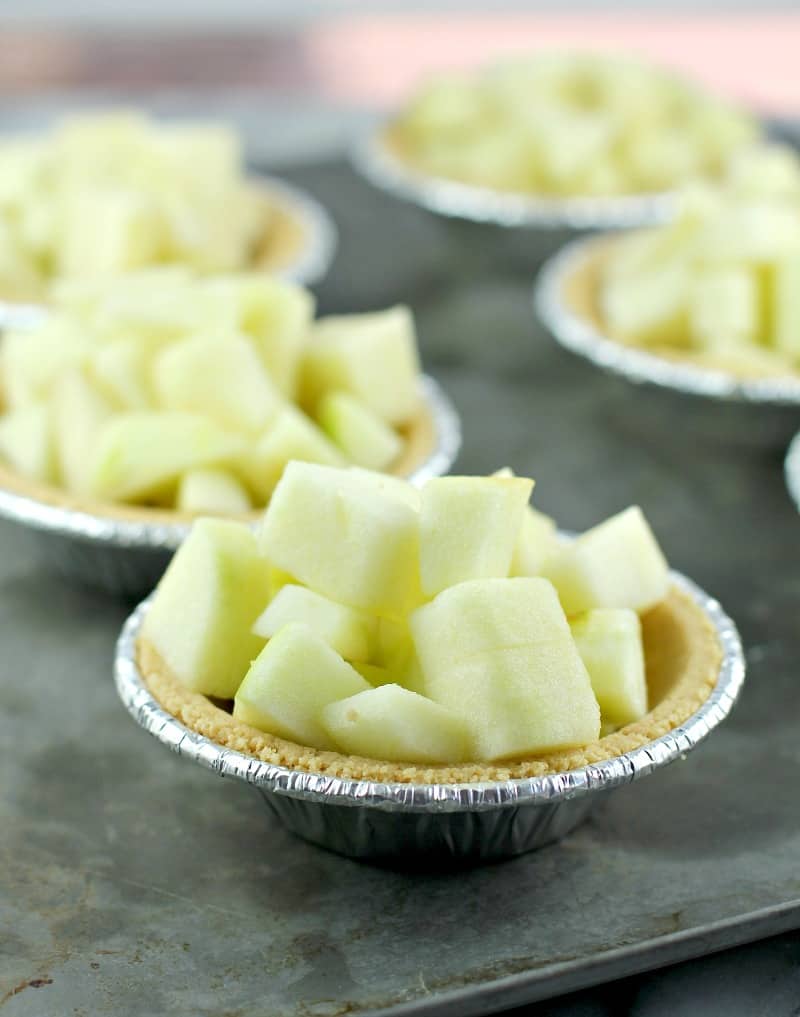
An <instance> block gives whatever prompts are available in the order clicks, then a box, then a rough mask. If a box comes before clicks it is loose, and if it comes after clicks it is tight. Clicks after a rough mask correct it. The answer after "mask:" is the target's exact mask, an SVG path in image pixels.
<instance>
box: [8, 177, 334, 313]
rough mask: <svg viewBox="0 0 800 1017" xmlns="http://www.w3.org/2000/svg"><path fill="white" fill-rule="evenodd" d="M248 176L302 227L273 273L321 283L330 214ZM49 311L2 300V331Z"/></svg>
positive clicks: (329, 248)
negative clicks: (290, 256) (295, 251)
mask: <svg viewBox="0 0 800 1017" xmlns="http://www.w3.org/2000/svg"><path fill="white" fill-rule="evenodd" d="M247 179H248V180H249V181H250V182H251V183H256V184H258V185H259V186H263V187H264V189H265V190H267V191H269V192H270V193H272V194H274V195H277V197H278V198H279V199H280V201H281V202H282V203H283V205H284V206H285V207H287V208H288V209H290V210H291V212H292V214H293V215H294V216H295V217H296V219H297V221H298V222H299V223H300V225H301V227H302V230H303V236H304V243H303V249H302V252H301V253H300V254H299V256H298V257H296V258H295V259H294V260H293V261H292V262H291V263H290V264H288V265H286V266H285V267H284V268H281V269H278V270H276V271H275V272H274V273H273V275H275V276H277V277H278V278H279V279H285V280H286V281H287V282H293V283H298V284H301V285H305V286H311V285H313V284H314V283H317V282H319V280H320V279H322V277H323V276H324V275H325V274H326V273H327V271H328V269H329V268H330V266H331V262H332V261H333V257H334V255H335V253H336V247H337V245H338V241H339V233H338V230H337V229H336V224H335V223H334V221H333V219H332V218H331V215H330V213H329V212H328V211H327V209H326V208H325V207H324V206H323V205H322V204H320V202H319V201H317V199H316V198H313V197H312V196H311V195H310V194H309V193H308V192H307V191H304V190H302V189H301V188H299V187H295V186H294V184H290V183H287V181H285V180H282V179H280V178H279V177H273V176H269V175H265V174H249V175H248V177H247ZM46 313H47V310H46V308H44V307H43V306H42V305H41V304H32V303H16V302H15V301H12V300H0V332H1V331H3V329H8V328H31V327H33V326H34V325H36V324H38V322H39V321H40V320H41V318H42V316H43V315H44V314H46Z"/></svg>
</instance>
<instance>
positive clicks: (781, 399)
mask: <svg viewBox="0 0 800 1017" xmlns="http://www.w3.org/2000/svg"><path fill="white" fill-rule="evenodd" d="M607 243H608V238H607V237H589V238H579V239H577V240H574V241H572V242H570V243H569V244H567V245H566V246H565V247H564V248H563V249H562V250H561V251H559V252H558V253H557V254H556V255H554V256H553V257H552V258H550V259H549V260H548V261H547V262H546V263H545V265H544V266H543V267H542V269H541V270H540V272H539V275H538V277H537V280H536V285H535V288H534V297H533V302H534V309H535V311H536V314H537V315H538V317H539V319H540V320H541V322H542V324H543V325H544V326H545V327H546V328H547V330H548V331H549V332H550V333H551V334H552V335H553V337H554V338H555V339H556V340H557V342H559V343H560V344H561V345H562V346H563V347H565V348H566V349H568V350H570V351H571V352H573V353H577V354H578V356H581V357H584V358H585V359H587V360H590V361H591V362H592V363H594V364H596V365H597V366H598V367H601V368H603V369H604V370H606V371H610V372H612V373H614V374H618V375H621V376H622V377H624V378H627V379H628V381H632V382H636V383H647V384H650V385H656V386H658V387H659V388H662V389H672V390H673V391H675V392H680V393H684V394H689V395H696V396H703V397H704V398H706V399H712V400H716V401H718V402H728V403H740V404H751V405H766V406H790V407H792V406H796V407H800V378H791V377H786V378H752V379H745V378H738V377H736V376H735V375H733V374H730V373H728V372H726V371H723V370H717V369H713V368H706V367H700V366H696V365H694V364H688V363H679V362H676V361H672V360H667V359H666V358H665V357H660V356H657V355H656V354H654V353H648V352H647V351H646V350H642V349H638V348H633V347H631V346H625V345H623V344H622V343H619V342H616V341H615V340H613V339H611V338H609V337H608V336H607V335H604V334H603V332H602V331H601V330H600V329H599V328H598V327H597V325H596V324H595V323H594V322H592V321H591V320H589V318H587V317H584V316H582V315H580V314H579V313H577V312H576V311H575V310H573V309H572V308H571V307H570V306H569V303H568V301H567V299H566V297H565V292H566V287H567V283H568V280H570V279H571V278H573V277H574V275H575V274H576V273H577V272H578V271H580V269H582V268H583V267H585V266H586V264H587V263H588V262H589V260H590V259H591V258H592V257H593V256H596V252H597V250H598V247H600V246H603V245H605V244H607Z"/></svg>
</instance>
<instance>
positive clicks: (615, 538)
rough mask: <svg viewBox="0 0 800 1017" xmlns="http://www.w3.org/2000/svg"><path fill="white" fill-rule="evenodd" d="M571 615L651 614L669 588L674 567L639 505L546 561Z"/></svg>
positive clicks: (586, 534)
mask: <svg viewBox="0 0 800 1017" xmlns="http://www.w3.org/2000/svg"><path fill="white" fill-rule="evenodd" d="M543 574H544V575H545V576H546V577H547V578H548V579H550V581H551V582H552V583H553V585H554V586H555V588H556V590H557V591H558V595H559V597H560V599H561V603H562V605H563V607H564V610H565V611H566V613H567V614H568V615H573V614H579V613H580V612H582V611H588V610H590V609H591V608H598V607H628V608H630V609H631V610H633V611H639V612H641V611H646V610H647V609H648V608H650V607H653V606H654V605H655V604H657V603H658V602H659V601H660V600H662V599H663V598H664V597H665V596H666V594H667V590H668V588H669V568H668V566H667V562H666V559H665V558H664V555H663V554H662V552H661V548H660V547H659V546H658V543H657V541H656V539H655V537H654V536H653V531H652V530H651V529H650V527H649V526H648V524H647V520H646V519H645V517H644V516H643V514H642V510H641V509H640V508H639V507H638V506H632V507H631V508H628V509H625V510H624V511H623V512H620V513H619V514H618V515H615V516H612V517H611V518H610V519H606V520H605V522H602V523H600V524H599V525H598V526H594V527H593V528H592V529H591V530H587V531H586V532H585V533H583V534H582V535H581V536H580V537H577V538H576V539H575V540H573V541H572V542H571V543H569V544H567V545H565V546H564V547H563V548H562V550H561V551H560V552H559V554H557V555H556V556H555V557H554V558H551V559H549V560H548V561H547V562H545V565H544V569H543Z"/></svg>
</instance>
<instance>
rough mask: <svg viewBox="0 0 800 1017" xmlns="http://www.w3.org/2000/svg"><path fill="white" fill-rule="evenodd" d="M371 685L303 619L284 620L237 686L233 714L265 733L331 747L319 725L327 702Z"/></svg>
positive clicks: (324, 747) (303, 743) (302, 743)
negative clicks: (293, 621) (284, 622)
mask: <svg viewBox="0 0 800 1017" xmlns="http://www.w3.org/2000/svg"><path fill="white" fill-rule="evenodd" d="M369 688H370V684H369V682H367V681H366V679H364V678H362V677H361V675H360V674H359V673H358V672H357V671H356V670H355V669H354V668H352V667H351V666H350V665H349V664H348V663H347V662H346V661H344V660H342V658H341V657H340V656H339V654H338V653H336V651H335V650H332V649H331V648H330V646H328V644H327V643H325V642H323V640H322V639H320V638H319V636H317V635H316V634H315V633H314V632H313V631H312V630H311V629H310V628H309V627H308V626H307V625H302V624H297V623H294V624H291V625H285V626H284V627H283V628H282V629H281V630H280V632H278V634H277V635H275V636H273V638H272V639H270V641H269V642H268V643H267V645H266V646H265V647H264V649H263V650H262V651H261V653H260V654H259V655H258V657H257V658H256V659H255V660H254V661H253V664H252V666H251V667H250V670H249V671H248V672H247V675H246V676H245V678H244V681H243V682H242V684H241V685H240V686H239V690H238V692H237V693H236V698H235V701H234V707H233V716H234V717H235V718H236V719H237V720H241V721H244V723H245V724H250V725H251V726H252V727H257V728H258V729H259V730H260V731H266V732H267V733H268V734H274V735H278V737H280V738H288V739H289V740H290V741H294V742H299V743H300V744H301V745H310V746H312V747H313V748H317V749H332V748H335V745H334V742H333V741H332V739H331V738H330V736H329V735H328V734H327V732H326V731H325V728H324V727H323V726H322V721H321V714H322V710H323V708H324V707H326V706H327V705H328V703H332V702H334V701H335V700H337V699H346V698H347V697H348V696H353V695H355V694H356V693H357V692H364V691H365V690H366V689H369Z"/></svg>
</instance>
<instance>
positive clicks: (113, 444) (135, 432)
mask: <svg viewBox="0 0 800 1017" xmlns="http://www.w3.org/2000/svg"><path fill="white" fill-rule="evenodd" d="M241 448H242V445H241V439H240V438H239V437H238V436H236V435H232V434H230V433H228V432H227V431H224V430H223V429H222V428H221V427H219V425H218V424H215V423H214V422H213V421H212V420H209V419H208V418H207V417H201V416H199V415H197V414H194V413H169V412H166V411H164V412H157V411H155V410H142V411H140V412H138V413H119V414H117V415H116V416H114V417H112V418H111V419H110V420H109V421H108V422H107V423H106V424H105V426H104V427H103V428H102V430H101V431H100V433H99V434H98V435H97V441H96V444H95V449H94V454H93V456H92V460H91V464H90V470H89V478H88V489H89V491H90V492H91V493H92V494H94V495H96V496H97V497H99V498H110V499H112V500H119V501H126V500H129V499H131V498H140V497H143V496H146V495H148V494H150V493H151V492H153V491H157V490H158V489H159V488H160V487H162V486H163V485H164V484H167V483H169V482H170V481H174V480H176V479H177V478H178V476H179V475H180V474H181V473H183V472H185V471H186V470H191V469H194V468H195V467H197V466H211V465H216V464H225V463H230V462H232V461H233V460H235V459H237V458H238V456H239V455H241Z"/></svg>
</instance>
